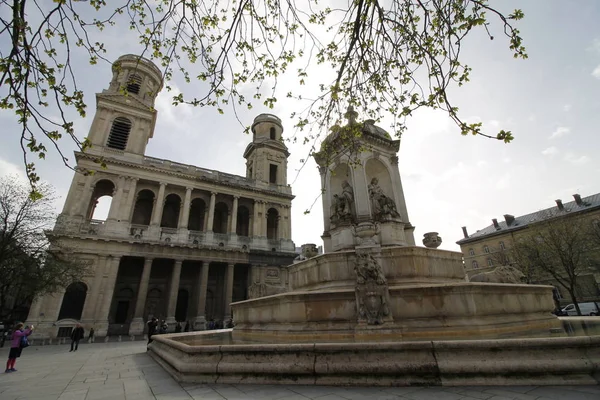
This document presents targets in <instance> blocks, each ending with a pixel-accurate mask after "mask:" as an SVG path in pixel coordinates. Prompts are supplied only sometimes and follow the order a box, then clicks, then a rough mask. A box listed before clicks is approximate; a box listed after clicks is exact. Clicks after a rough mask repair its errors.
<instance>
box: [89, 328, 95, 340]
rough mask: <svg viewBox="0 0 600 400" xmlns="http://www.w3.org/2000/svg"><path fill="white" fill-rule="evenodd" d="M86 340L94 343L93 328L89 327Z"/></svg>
mask: <svg viewBox="0 0 600 400" xmlns="http://www.w3.org/2000/svg"><path fill="white" fill-rule="evenodd" d="M88 341H89V342H90V343H94V328H90V335H89V336H88Z"/></svg>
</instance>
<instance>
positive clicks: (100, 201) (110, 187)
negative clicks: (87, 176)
mask: <svg viewBox="0 0 600 400" xmlns="http://www.w3.org/2000/svg"><path fill="white" fill-rule="evenodd" d="M114 190H115V184H114V183H112V181H110V180H108V179H101V180H99V181H98V182H96V184H95V185H94V191H93V192H92V198H91V202H90V204H89V205H88V210H87V213H86V216H85V217H86V218H87V219H98V220H106V218H107V217H108V212H109V211H110V206H111V204H112V195H113V192H114Z"/></svg>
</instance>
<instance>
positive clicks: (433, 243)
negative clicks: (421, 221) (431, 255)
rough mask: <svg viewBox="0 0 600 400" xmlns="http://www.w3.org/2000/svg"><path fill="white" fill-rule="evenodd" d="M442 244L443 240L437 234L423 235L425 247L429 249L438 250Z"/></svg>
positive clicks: (428, 233)
mask: <svg viewBox="0 0 600 400" xmlns="http://www.w3.org/2000/svg"><path fill="white" fill-rule="evenodd" d="M440 244H442V238H441V237H440V236H439V235H438V233H437V232H427V233H426V234H424V235H423V246H425V247H427V248H429V249H437V248H438V247H439V246H440Z"/></svg>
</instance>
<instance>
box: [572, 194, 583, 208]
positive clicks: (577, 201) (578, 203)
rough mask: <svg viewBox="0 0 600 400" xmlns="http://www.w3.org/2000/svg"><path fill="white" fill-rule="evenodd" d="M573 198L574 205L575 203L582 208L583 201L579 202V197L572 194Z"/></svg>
mask: <svg viewBox="0 0 600 400" xmlns="http://www.w3.org/2000/svg"><path fill="white" fill-rule="evenodd" d="M573 197H574V198H575V203H577V205H578V206H582V205H583V201H582V200H581V196H580V195H578V194H574V195H573Z"/></svg>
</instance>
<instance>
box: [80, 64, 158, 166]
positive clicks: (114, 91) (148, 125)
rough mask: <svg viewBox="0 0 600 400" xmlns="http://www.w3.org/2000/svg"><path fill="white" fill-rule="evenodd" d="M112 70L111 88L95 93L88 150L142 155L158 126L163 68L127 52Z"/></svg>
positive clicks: (112, 154)
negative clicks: (156, 107) (157, 115)
mask: <svg viewBox="0 0 600 400" xmlns="http://www.w3.org/2000/svg"><path fill="white" fill-rule="evenodd" d="M112 73H113V76H112V80H111V82H110V85H109V87H108V89H105V90H103V91H102V93H97V94H96V115H95V116H94V120H93V122H92V126H91V128H90V133H89V135H88V139H89V140H90V141H91V143H92V148H91V149H90V150H88V153H91V154H98V155H104V154H110V155H111V156H114V155H138V156H140V155H143V154H144V153H145V151H146V146H147V144H148V140H150V138H151V137H152V136H153V134H154V127H155V125H156V114H157V113H156V110H155V109H154V104H155V101H156V97H157V96H158V93H159V92H160V90H161V89H162V86H163V79H162V74H161V71H160V70H159V69H158V68H157V67H156V66H155V65H154V64H153V63H152V62H151V61H150V60H147V59H145V58H142V57H139V56H135V55H132V54H127V55H124V56H121V57H119V58H118V59H117V61H115V63H114V64H113V66H112Z"/></svg>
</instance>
